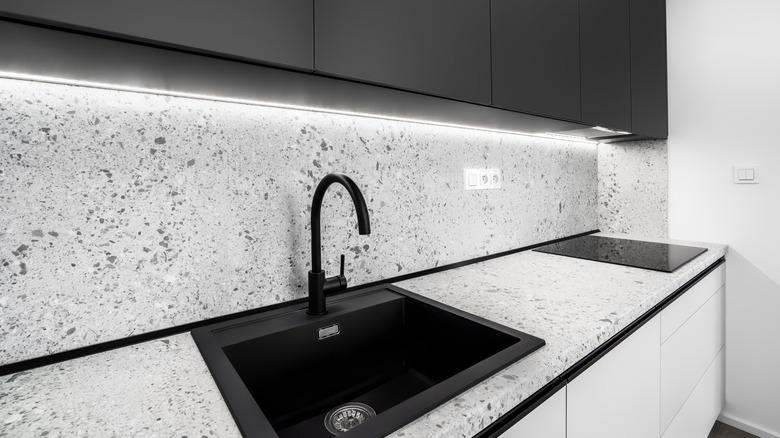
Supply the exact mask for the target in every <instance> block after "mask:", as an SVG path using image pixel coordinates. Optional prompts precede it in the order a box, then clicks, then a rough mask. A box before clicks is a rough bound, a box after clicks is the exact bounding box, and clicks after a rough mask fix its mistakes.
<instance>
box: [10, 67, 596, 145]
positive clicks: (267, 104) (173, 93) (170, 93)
mask: <svg viewBox="0 0 780 438" xmlns="http://www.w3.org/2000/svg"><path fill="white" fill-rule="evenodd" d="M0 78H4V79H16V80H23V81H34V82H46V83H52V84H60V85H74V86H79V87H88V88H100V89H105V90H115V91H128V92H133V93H145V94H157V95H162V96H172V97H184V98H190V99H199V100H210V101H216V102H226V103H237V104H242V105H254V106H264V107H271V108H281V109H290V110H298V111H310V112H318V113H327V114H338V115H344V116H354V117H366V118H371V119H383V120H392V121H398V122H408V123H417V124H424V125H434V126H442V127H447V128H458V129H468V130H477V131H484V132H494V133H499V134H509V135H519V136H524V137H535V138H546V139H552V140H559V141H560V140H565V141H570V142H576V143H585V144H592V145H596V144H598V142H597V141H593V140H588V139H587V138H584V137H577V136H568V135H560V134H554V133H543V134H531V133H527V132H519V131H504V130H500V129H490V128H483V127H479V126H469V125H459V124H455V123H443V122H436V121H431V120H419V119H408V118H404V117H396V116H385V115H381V114H370V113H360V112H353V111H341V110H335V109H331V108H317V107H309V106H303V105H290V104H285V103H278V102H265V101H260V100H251V99H239V98H234V97H224V96H212V95H207V94H197V93H187V92H181V91H168V90H159V89H154V88H144V87H133V86H129V85H119V84H107V83H102V82H92V81H82V80H78V79H65V78H55V77H51V76H40V75H31V74H26V73H12V72H7V71H0Z"/></svg>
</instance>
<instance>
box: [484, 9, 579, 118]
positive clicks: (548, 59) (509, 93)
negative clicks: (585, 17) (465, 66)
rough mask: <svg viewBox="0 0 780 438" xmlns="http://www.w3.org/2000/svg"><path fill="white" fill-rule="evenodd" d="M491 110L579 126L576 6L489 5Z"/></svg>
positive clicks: (577, 16)
mask: <svg viewBox="0 0 780 438" xmlns="http://www.w3.org/2000/svg"><path fill="white" fill-rule="evenodd" d="M491 8H492V12H491V19H492V30H491V31H492V53H493V59H492V62H493V105H495V106H497V107H501V108H506V109H512V110H517V111H524V112H530V113H534V114H541V115H546V116H551V117H556V118H562V119H568V120H580V53H579V15H578V0H544V1H519V0H492V2H491Z"/></svg>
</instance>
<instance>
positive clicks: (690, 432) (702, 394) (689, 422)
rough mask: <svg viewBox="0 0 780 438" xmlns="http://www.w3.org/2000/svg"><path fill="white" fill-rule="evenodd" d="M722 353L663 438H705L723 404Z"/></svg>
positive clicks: (711, 365)
mask: <svg viewBox="0 0 780 438" xmlns="http://www.w3.org/2000/svg"><path fill="white" fill-rule="evenodd" d="M724 357H725V356H724V350H723V349H721V351H720V353H719V354H718V355H717V356H716V357H715V360H713V361H712V363H711V364H710V366H709V368H707V372H705V373H704V377H702V378H701V380H700V381H699V383H698V384H697V385H696V388H694V390H693V392H691V395H690V397H688V400H686V402H685V405H683V407H682V409H680V412H678V413H677V416H676V417H674V420H673V421H672V424H670V425H669V428H667V429H666V432H664V434H663V438H692V437H693V438H695V437H701V438H704V437H706V436H707V435H708V434H709V432H710V429H711V428H712V425H713V424H714V423H715V420H717V419H718V415H720V410H721V408H722V407H723V400H724V385H725V381H724V364H725V362H724Z"/></svg>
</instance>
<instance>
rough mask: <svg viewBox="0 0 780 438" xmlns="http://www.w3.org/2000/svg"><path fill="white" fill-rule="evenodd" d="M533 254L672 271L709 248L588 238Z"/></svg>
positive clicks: (540, 250) (549, 246)
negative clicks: (542, 253)
mask: <svg viewBox="0 0 780 438" xmlns="http://www.w3.org/2000/svg"><path fill="white" fill-rule="evenodd" d="M534 251H538V252H545V253H548V254H557V255H562V256H568V257H576V258H580V259H587V260H595V261H598V262H605V263H613V264H616V265H624V266H633V267H635V268H643V269H652V270H654V271H662V272H672V271H674V270H675V269H677V268H679V267H680V266H682V265H684V264H686V263H688V262H689V261H691V260H692V259H693V258H695V257H696V256H698V255H699V254H702V253H703V252H705V251H707V248H698V247H695V246H684V245H673V244H668V243H656V242H642V241H638V240H628V239H618V238H615V237H604V236H592V235H589V236H581V237H575V238H573V239H568V240H564V241H561V242H557V243H552V244H550V245H545V246H542V247H539V248H536V249H535V250H534Z"/></svg>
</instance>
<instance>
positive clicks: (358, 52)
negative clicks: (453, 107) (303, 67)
mask: <svg viewBox="0 0 780 438" xmlns="http://www.w3.org/2000/svg"><path fill="white" fill-rule="evenodd" d="M488 1H489V0H390V1H388V0H321V1H316V2H315V5H314V16H315V20H314V23H315V32H314V34H315V53H316V55H315V69H316V71H317V72H321V73H325V74H328V75H333V76H337V77H344V78H350V79H357V80H360V81H364V82H370V83H377V84H383V85H388V86H391V87H395V88H401V89H406V90H413V91H418V92H422V93H426V94H432V95H436V96H444V97H449V98H453V99H458V100H463V101H468V102H475V103H482V104H489V103H490V7H489V6H490V5H489V3H488Z"/></svg>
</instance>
